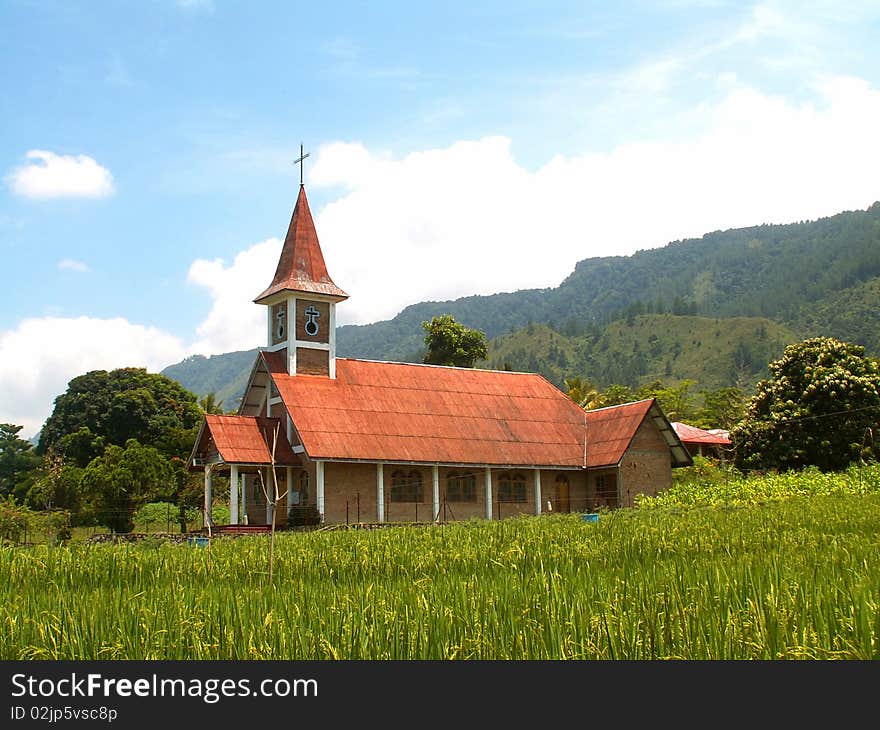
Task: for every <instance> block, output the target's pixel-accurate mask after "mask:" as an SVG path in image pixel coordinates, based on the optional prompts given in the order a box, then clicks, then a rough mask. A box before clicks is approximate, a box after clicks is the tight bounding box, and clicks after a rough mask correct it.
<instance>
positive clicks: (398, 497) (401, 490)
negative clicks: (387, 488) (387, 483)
mask: <svg viewBox="0 0 880 730" xmlns="http://www.w3.org/2000/svg"><path fill="white" fill-rule="evenodd" d="M391 501H392V502H422V501H424V494H423V489H422V475H421V473H420V472H418V471H416V470H415V469H413V470H412V471H410V472H405V471H403V470H401V469H395V470H394V471H393V472H392V473H391Z"/></svg>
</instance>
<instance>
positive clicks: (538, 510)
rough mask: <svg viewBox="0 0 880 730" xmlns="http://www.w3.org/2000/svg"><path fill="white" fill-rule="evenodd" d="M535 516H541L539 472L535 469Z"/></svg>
mask: <svg viewBox="0 0 880 730" xmlns="http://www.w3.org/2000/svg"><path fill="white" fill-rule="evenodd" d="M535 514H536V515H539V514H541V470H540V469H535Z"/></svg>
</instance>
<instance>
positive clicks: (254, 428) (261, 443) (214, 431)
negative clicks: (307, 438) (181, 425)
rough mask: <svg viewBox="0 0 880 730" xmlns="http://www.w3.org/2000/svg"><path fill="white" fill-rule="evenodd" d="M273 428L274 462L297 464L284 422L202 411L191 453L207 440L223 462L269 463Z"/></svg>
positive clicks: (287, 464)
mask: <svg viewBox="0 0 880 730" xmlns="http://www.w3.org/2000/svg"><path fill="white" fill-rule="evenodd" d="M279 426H280V427H279ZM276 427H279V428H278V444H277V446H276V448H275V463H276V464H278V465H279V466H298V465H299V464H301V463H302V462H301V460H300V458H299V457H298V456H297V455H296V454H294V453H293V450H292V449H291V448H290V444H289V443H288V441H287V435H286V434H285V429H284V425H283V424H281V421H280V419H278V418H258V417H254V416H225V415H214V414H206V415H205V423H204V426H203V427H202V431H201V434H200V438H199V442H198V443H197V444H196V449H195V450H194V453H195V451H203V450H205V449H206V448H207V447H208V445H209V440H212V441H213V443H214V446H215V448H216V449H217V451H218V452H219V453H220V457H221V458H222V459H223V461H224V462H226V463H227V464H270V463H271V453H270V451H271V448H272V440H273V437H274V434H275V429H276Z"/></svg>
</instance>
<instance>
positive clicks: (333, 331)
mask: <svg viewBox="0 0 880 730" xmlns="http://www.w3.org/2000/svg"><path fill="white" fill-rule="evenodd" d="M329 309H330V323H329V325H328V326H329V327H330V332H329V335H330V339H329V342H330V379H331V380H335V379H336V304H335V303H334V302H330V306H329Z"/></svg>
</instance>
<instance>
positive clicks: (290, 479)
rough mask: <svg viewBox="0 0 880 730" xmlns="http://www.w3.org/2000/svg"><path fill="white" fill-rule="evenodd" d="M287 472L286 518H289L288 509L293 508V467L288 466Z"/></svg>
mask: <svg viewBox="0 0 880 730" xmlns="http://www.w3.org/2000/svg"><path fill="white" fill-rule="evenodd" d="M285 471H286V472H287V519H288V520H290V510H291V509H293V467H292V466H288V467H287V468H286V469H285Z"/></svg>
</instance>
